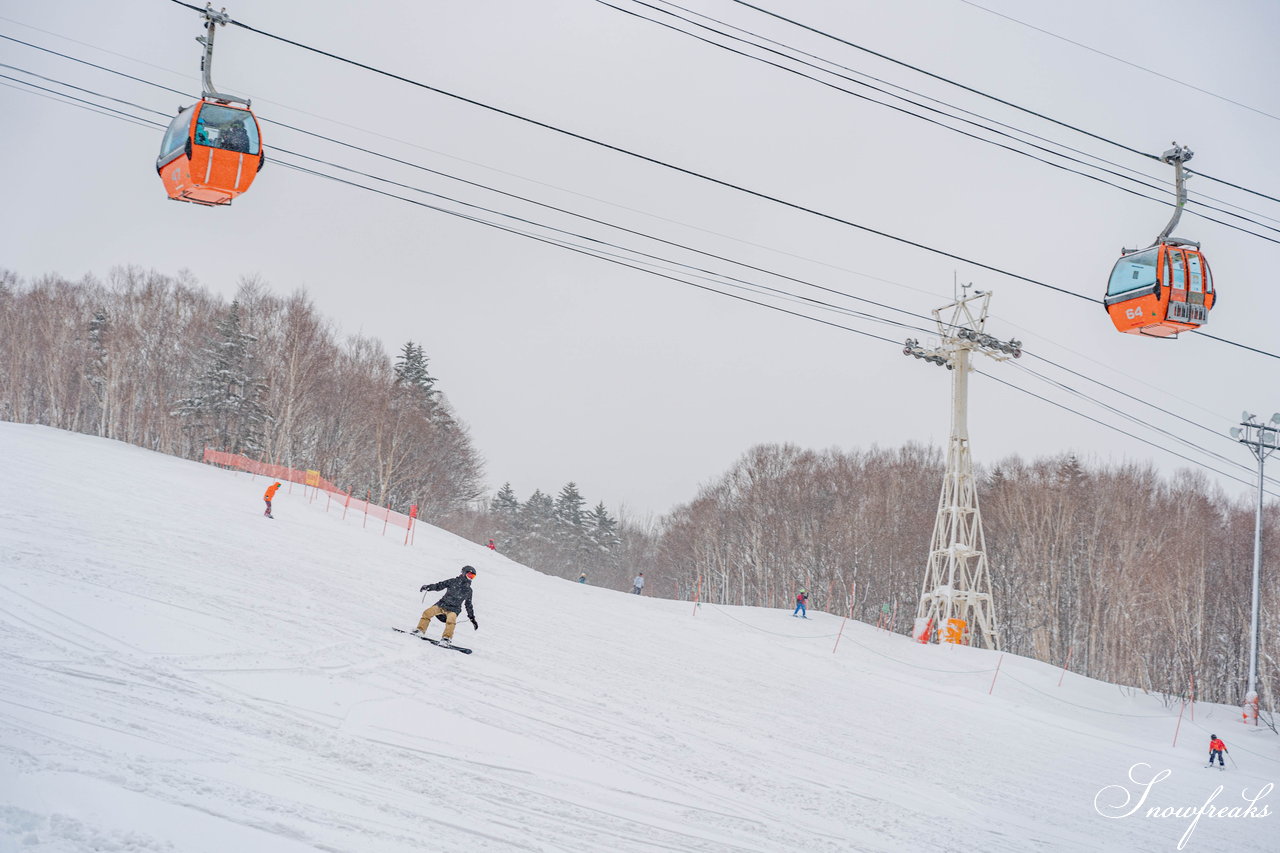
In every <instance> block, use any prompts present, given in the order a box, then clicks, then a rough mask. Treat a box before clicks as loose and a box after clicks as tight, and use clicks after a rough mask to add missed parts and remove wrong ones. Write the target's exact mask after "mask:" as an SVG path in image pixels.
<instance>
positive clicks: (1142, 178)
mask: <svg viewBox="0 0 1280 853" xmlns="http://www.w3.org/2000/svg"><path fill="white" fill-rule="evenodd" d="M595 2H596V3H599V4H600V5H602V6H607V7H608V8H610V9H614V10H616V11H618V12H622V13H623V14H627V15H631V16H633V17H636V18H639V19H640V20H643V21H648V22H650V23H652V24H657V25H658V26H662V27H666V28H667V29H670V30H673V31H675V32H678V33H681V34H682V35H686V36H689V37H690V38H694V39H697V40H698V41H702V42H704V43H706V44H709V45H712V46H714V47H718V48H720V49H722V50H727V51H729V52H731V53H735V54H738V55H739V56H743V57H745V58H747V59H751V60H754V61H756V62H761V63H763V64H765V65H769V66H772V67H775V68H779V69H781V70H783V71H788V72H791V73H793V74H797V75H798V76H801V77H804V78H805V79H808V80H812V81H813V82H815V83H818V84H820V85H823V86H827V87H828V88H832V89H835V90H836V91H838V92H843V93H845V94H847V95H850V96H852V97H855V98H861V99H863V100H867V101H870V102H871V103H874V104H878V105H880V106H883V107H887V108H888V109H893V110H896V111H898V112H902V113H905V114H906V115H910V116H913V117H915V118H918V119H920V120H922V121H926V122H929V123H930V124H936V125H937V126H939V127H943V128H946V129H947V130H950V131H952V132H954V133H959V134H961V135H962V136H967V137H969V138H971V139H976V140H978V141H981V142H986V143H987V144H989V145H995V146H996V147H999V148H1003V149H1005V150H1008V151H1012V152H1013V153H1015V154H1021V155H1022V156H1024V157H1029V158H1031V159H1032V160H1036V161H1038V162H1040V163H1044V164H1045V165H1048V166H1052V167H1054V168H1057V169H1062V170H1063V171H1066V172H1070V173H1072V174H1077V175H1081V176H1082V177H1086V178H1090V179H1091V180H1097V181H1100V182H1101V183H1104V184H1107V185H1108V186H1111V187H1114V188H1116V189H1119V190H1121V191H1123V192H1128V193H1130V194H1132V195H1137V196H1139V197H1140V198H1146V199H1148V200H1150V201H1155V202H1157V203H1159V204H1162V205H1164V206H1166V207H1173V206H1174V202H1172V201H1169V200H1167V199H1164V198H1152V197H1150V196H1146V195H1143V194H1142V193H1136V192H1134V191H1133V190H1131V189H1128V188H1126V187H1121V186H1118V185H1116V184H1113V183H1112V182H1110V181H1107V180H1104V179H1101V178H1098V177H1097V176H1095V175H1092V174H1088V173H1084V172H1080V171H1079V170H1077V169H1072V168H1070V167H1067V166H1063V165H1062V164H1060V163H1056V162H1052V161H1049V160H1045V159H1043V158H1041V157H1037V156H1036V155H1034V154H1031V153H1029V152H1027V151H1023V150H1021V149H1016V148H1010V147H1009V146H1007V145H1004V144H1001V143H999V142H997V141H995V140H993V139H988V138H986V137H983V136H978V135H975V134H972V133H967V132H965V131H963V130H961V129H959V128H956V127H952V126H951V125H949V124H945V123H943V122H939V121H935V120H932V119H930V118H928V117H927V116H922V115H919V114H917V113H914V112H912V111H911V110H909V109H902V108H899V107H895V106H893V105H892V104H886V103H884V102H883V101H879V100H876V99H875V98H869V97H867V96H865V95H862V94H859V93H857V92H851V91H849V90H848V89H845V88H843V87H841V86H835V85H833V84H831V83H829V82H827V81H825V80H821V79H819V78H817V77H814V76H812V75H810V74H807V73H804V72H802V71H798V70H797V69H794V68H789V67H786V66H783V65H779V64H778V63H775V62H772V61H770V60H768V59H765V58H763V57H760V56H757V55H754V54H752V53H749V52H746V51H741V50H737V49H735V48H733V47H730V46H728V45H724V44H721V43H719V42H716V41H713V40H711V39H707V38H703V37H701V36H699V35H697V34H695V33H691V32H689V31H687V30H683V29H680V28H679V27H675V26H672V25H671V24H667V23H664V22H662V21H658V20H655V19H653V18H650V17H648V16H647V15H642V14H639V13H637V12H634V11H632V10H630V9H624V8H623V7H621V6H617V5H614V4H613V3H611V2H608V0H595ZM631 2H632V3H633V4H634V5H637V6H643V7H645V8H647V9H650V10H652V11H654V12H657V13H659V14H663V15H668V16H670V17H672V18H675V19H676V20H679V21H683V22H685V23H686V24H690V25H692V26H695V27H698V28H700V29H703V30H706V31H708V32H712V33H715V34H716V35H719V36H721V37H723V38H728V39H732V40H733V41H736V42H738V43H740V44H744V45H748V46H750V47H753V48H756V49H758V50H764V51H767V52H768V53H772V54H774V55H775V56H779V57H782V58H783V59H787V60H790V61H792V62H797V63H799V64H801V65H803V66H807V67H809V68H812V69H814V70H815V71H818V72H821V73H823V74H830V75H832V76H834V77H837V78H839V79H842V80H846V81H848V82H850V83H853V84H855V85H858V86H863V87H866V88H868V89H871V90H872V91H875V92H879V93H881V94H883V95H885V96H887V97H890V98H895V99H897V100H900V101H903V102H905V103H908V104H910V105H911V106H913V107H916V108H917V109H922V110H927V111H929V112H931V113H935V114H937V115H941V116H945V117H946V118H949V119H952V120H954V121H960V122H963V123H965V124H967V125H969V126H971V127H975V128H980V129H981V130H983V131H986V132H988V133H994V134H996V135H997V136H1000V137H1004V138H1006V139H1009V140H1010V141H1012V142H1016V143H1018V144H1020V145H1027V146H1030V147H1031V148H1032V149H1034V150H1037V151H1041V152H1043V153H1045V154H1047V155H1050V156H1053V157H1059V158H1062V159H1063V160H1066V161H1068V162H1071V163H1076V164H1078V165H1080V166H1084V167H1086V168H1090V169H1097V170H1098V171H1100V172H1102V173H1104V174H1108V175H1112V176H1113V177H1116V178H1119V179H1120V180H1124V181H1132V182H1133V183H1136V184H1138V185H1139V186H1142V187H1146V188H1147V189H1154V190H1156V191H1158V192H1161V193H1164V192H1165V187H1163V186H1162V185H1160V184H1156V183H1152V181H1153V180H1155V179H1154V178H1152V177H1151V176H1150V175H1147V174H1145V173H1143V172H1140V171H1138V170H1137V169H1132V168H1130V167H1127V166H1123V165H1120V164H1119V163H1113V162H1112V161H1110V160H1107V159H1105V158H1102V157H1098V156H1096V155H1093V154H1087V153H1085V152H1084V151H1081V150H1079V149H1076V148H1072V147H1071V146H1069V145H1066V144H1064V143H1060V142H1057V141H1055V140H1051V139H1047V138H1046V137H1043V136H1040V135H1038V134H1035V133H1032V132H1031V131H1028V130H1023V129H1022V128H1018V127H1014V126H1013V125H1009V124H1006V123H1004V122H1001V121H998V120H997V119H993V118H991V117H990V116H984V115H982V114H980V113H977V112H974V111H972V110H966V109H963V108H962V107H958V106H956V105H954V104H951V103H948V102H946V101H942V100H939V99H937V98H931V97H929V96H928V95H923V94H921V93H919V92H916V91H914V90H912V89H909V88H907V87H904V86H898V85H896V84H894V83H890V82H888V81H885V80H881V79H880V78H877V77H873V76H871V75H869V74H866V73H864V72H861V71H858V70H856V69H853V68H849V67H848V66H845V65H841V64H840V63H838V62H834V61H832V60H829V59H825V58H823V57H820V56H817V55H816V54H812V53H808V52H806V51H803V50H801V49H799V48H797V47H794V46H791V45H787V44H784V43H782V42H780V41H777V40H775V39H771V38H768V37H767V36H763V35H760V34H759V33H755V32H752V31H750V30H746V29H743V28H742V27H738V26H735V25H733V24H729V23H726V22H724V21H721V20H720V19H718V18H713V17H710V16H708V15H704V14H702V13H700V12H696V11H693V10H691V9H687V8H686V7H684V6H680V5H679V4H676V3H672V2H670V0H657V2H659V3H662V4H663V6H669V7H672V8H675V9H679V10H681V11H683V12H686V13H688V14H690V15H693V16H696V17H698V18H702V19H703V20H707V21H711V22H713V23H715V24H718V25H720V26H721V27H727V28H728V29H731V30H737V31H738V32H741V33H745V34H747V35H749V36H751V37H752V38H755V39H759V40H760V41H764V42H768V43H769V44H773V45H776V46H778V47H780V48H783V49H784V50H787V51H791V52H793V53H797V54H800V55H801V56H807V57H809V58H811V59H816V60H818V61H819V62H822V63H825V64H827V65H833V66H835V67H837V68H840V69H842V70H843V71H847V72H849V73H850V74H855V75H858V77H866V78H867V79H870V80H874V81H876V82H877V83H880V84H882V86H887V87H890V88H893V89H897V90H899V91H902V92H907V93H909V94H910V95H912V96H913V97H915V98H921V99H923V100H926V101H931V102H932V103H934V104H938V105H940V106H929V105H928V104H923V103H920V102H919V101H915V100H912V98H908V97H906V96H904V95H899V94H894V93H893V92H890V91H888V90H887V89H885V88H882V87H881V86H875V85H872V84H870V83H867V82H864V81H863V80H859V79H857V78H855V77H850V76H848V74H842V73H839V72H835V71H832V70H830V69H828V68H823V67H821V66H819V65H816V64H814V63H812V62H809V61H807V60H805V59H800V58H798V57H796V56H792V55H790V54H788V53H784V52H783V51H781V50H775V49H773V48H771V47H767V46H765V45H762V44H758V43H757V42H754V41H750V40H749V39H746V38H742V37H740V36H736V35H733V34H732V33H729V32H725V31H724V30H722V29H717V28H716V27H713V26H709V25H708V24H703V23H699V22H698V21H695V20H693V19H692V18H687V17H685V16H683V15H678V14H676V13H675V12H672V11H669V10H668V9H665V8H659V7H657V6H654V5H652V4H651V3H648V2H645V0H631ZM943 106H945V107H946V109H942V107H943ZM948 110H951V111H953V112H948ZM956 112H959V113H962V114H963V115H967V116H971V117H972V118H964V117H963V115H955V113H956ZM978 119H980V120H981V121H978ZM983 122H987V123H988V124H984V123H983ZM990 125H995V127H992V126H990ZM997 128H1005V129H1006V130H998V129H997ZM1015 133H1016V134H1020V135H1021V136H1027V137H1031V138H1032V139H1035V140H1037V141H1038V142H1043V143H1045V144H1046V145H1054V146H1057V147H1058V148H1064V149H1066V150H1067V151H1070V152H1072V154H1079V155H1081V156H1082V157H1088V158H1090V159H1092V160H1097V161H1099V162H1101V163H1104V164H1106V165H1107V166H1114V167H1115V168H1114V169H1112V168H1104V167H1103V166H1099V165H1097V164H1095V163H1090V162H1086V161H1085V160H1082V159H1080V157H1075V156H1071V155H1070V154H1064V153H1062V152H1061V151H1056V150H1054V149H1052V148H1047V147H1045V145H1040V144H1038V143H1037V142H1030V141H1028V140H1026V139H1022V138H1019V137H1018V136H1015V135H1014V134H1015ZM1116 169H1123V170H1124V171H1125V172H1129V173H1131V174H1124V173H1122V172H1119V171H1116ZM1135 175H1136V176H1137V177H1134V176H1135ZM1199 197H1203V198H1206V199H1209V200H1211V201H1218V202H1220V203H1222V204H1226V205H1229V206H1231V207H1235V208H1237V209H1238V210H1243V211H1245V213H1236V212H1234V211H1231V210H1226V209H1224V208H1221V207H1218V206H1216V205H1213V204H1209V203H1208V202H1206V201H1201V200H1200V198H1199ZM1189 200H1190V202H1191V203H1193V204H1196V205H1199V206H1201V207H1204V208H1206V209H1208V210H1212V211H1215V212H1217V213H1221V214H1224V215H1226V216H1231V217H1235V218H1237V219H1241V220H1243V221H1245V222H1248V223H1249V224H1251V225H1255V226H1257V227H1259V228H1265V229H1267V230H1269V231H1274V232H1276V233H1280V228H1275V227H1273V226H1270V225H1266V224H1264V223H1262V222H1259V221H1257V219H1254V218H1252V217H1254V216H1256V217H1258V218H1261V219H1271V217H1268V216H1266V215H1265V214H1261V213H1257V212H1255V211H1250V210H1247V209H1246V208H1243V207H1240V206H1239V205H1235V204H1232V203H1231V202H1227V201H1223V200H1222V199H1217V198H1214V197H1213V196H1209V195H1205V194H1203V193H1198V194H1196V196H1193V197H1192V198H1190V199H1189ZM1188 212H1189V213H1191V214H1193V215H1195V216H1200V217H1201V218H1203V219H1207V220H1208V221H1210V222H1214V223H1217V224H1219V225H1223V226H1226V227H1227V228H1233V229H1235V230H1238V231H1242V232H1243V233H1245V234H1250V235H1252V236H1254V237H1259V238H1260V239H1263V240H1268V241H1270V242H1273V243H1280V240H1275V239H1272V238H1270V237H1267V236H1266V235H1263V234H1257V233H1255V232H1253V231H1249V230H1248V229H1245V228H1240V227H1239V226H1237V225H1233V224H1231V223H1229V222H1223V221H1221V220H1219V219H1214V218H1213V217H1211V216H1205V215H1204V214H1202V213H1200V212H1199V211H1197V210H1194V209H1189V210H1188ZM1246 213H1247V214H1249V215H1245V214H1246ZM1272 221H1277V220H1274V219H1273V220H1272Z"/></svg>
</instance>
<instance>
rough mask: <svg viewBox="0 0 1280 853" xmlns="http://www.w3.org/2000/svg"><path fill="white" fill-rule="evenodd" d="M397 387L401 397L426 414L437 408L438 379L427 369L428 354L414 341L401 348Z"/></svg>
mask: <svg viewBox="0 0 1280 853" xmlns="http://www.w3.org/2000/svg"><path fill="white" fill-rule="evenodd" d="M395 377H396V378H395V387H396V390H397V392H398V393H399V394H400V395H401V397H402V398H403V399H404V400H406V401H407V402H409V403H410V404H411V405H413V406H415V407H416V408H417V409H418V410H419V411H420V412H421V413H423V414H425V415H434V414H435V413H436V410H437V403H438V401H437V397H438V396H439V394H440V392H439V391H437V390H436V379H435V377H434V376H432V375H431V373H430V372H429V371H428V370H427V356H426V353H424V352H423V350H422V347H421V346H420V345H418V344H415V343H414V342H413V341H409V342H407V343H406V344H405V345H404V346H403V347H401V348H400V356H399V357H398V358H397V359H396V366H395Z"/></svg>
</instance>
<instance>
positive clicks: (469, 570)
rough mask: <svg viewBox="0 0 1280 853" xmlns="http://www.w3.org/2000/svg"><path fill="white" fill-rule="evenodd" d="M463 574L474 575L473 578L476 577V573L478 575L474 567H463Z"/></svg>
mask: <svg viewBox="0 0 1280 853" xmlns="http://www.w3.org/2000/svg"><path fill="white" fill-rule="evenodd" d="M462 573H463V574H464V575H472V576H474V575H475V573H476V570H475V567H474V566H463V567H462Z"/></svg>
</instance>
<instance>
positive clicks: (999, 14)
mask: <svg viewBox="0 0 1280 853" xmlns="http://www.w3.org/2000/svg"><path fill="white" fill-rule="evenodd" d="M960 2H961V3H964V4H965V5H966V6H972V7H973V8H975V9H981V10H982V11H984V12H986V13H988V14H990V15H995V16H996V17H997V18H1004V19H1005V20H1006V21H1012V22H1013V23H1015V24H1017V25H1019V26H1022V27H1026V28H1027V29H1029V30H1035V31H1036V32H1038V33H1043V34H1044V35H1047V36H1049V37H1050V38H1055V39H1057V40H1058V41H1063V42H1066V43H1067V44H1070V45H1075V46H1076V47H1078V48H1082V49H1084V50H1087V51H1089V52H1090V53H1096V54H1098V55H1099V56H1105V57H1106V58H1107V59H1110V60H1113V61H1115V62H1119V63H1121V64H1122V65H1128V66H1129V67H1130V68H1136V69H1137V70H1139V71H1145V72H1146V73H1147V74H1151V75H1152V76H1155V77H1159V78H1161V79H1163V80H1168V81H1169V82H1170V83H1177V84H1178V85H1179V86H1186V87H1187V88H1188V89H1194V90H1195V91H1197V92H1199V93H1201V94H1202V95H1208V96H1209V97H1211V98H1217V99H1218V100H1219V101H1225V102H1226V103H1228V104H1233V105H1235V106H1237V107H1240V108H1241V109H1245V110H1248V111H1249V112H1252V113H1257V114H1258V115H1260V116H1266V117H1267V118H1270V119H1275V120H1277V121H1280V116H1277V115H1273V114H1272V113H1269V112H1267V111H1266V110H1260V109H1258V108H1257V107H1251V106H1249V105H1248V104H1245V103H1241V102H1240V101H1237V100H1234V99H1232V98H1228V97H1227V96H1226V95H1219V94H1218V93H1217V92H1211V91H1209V90H1208V89H1202V88H1201V87H1199V86H1197V85H1195V84H1194V83H1188V82H1187V81H1185V80H1179V79H1178V78H1177V77H1170V76H1169V75H1168V74H1162V73H1161V72H1159V71H1154V70H1152V69H1150V68H1147V67H1146V66H1145V65H1139V64H1138V63H1136V62H1130V61H1129V60H1127V59H1125V58H1124V57H1122V56H1116V55H1115V54H1111V53H1107V52H1106V51H1105V50H1098V48H1096V47H1090V46H1089V45H1087V44H1084V43H1083V42H1078V41H1075V40H1074V39H1069V38H1067V37H1066V36H1064V35H1059V34H1058V33H1055V32H1053V31H1052V30H1046V29H1044V28H1043V27H1037V26H1036V25H1035V24H1030V23H1027V22H1026V21H1021V20H1019V19H1017V18H1014V17H1011V16H1010V15H1006V14H1004V13H1003V12H997V11H996V10H995V9H988V8H987V7H986V6H982V5H979V4H977V3H974V2H973V0H960Z"/></svg>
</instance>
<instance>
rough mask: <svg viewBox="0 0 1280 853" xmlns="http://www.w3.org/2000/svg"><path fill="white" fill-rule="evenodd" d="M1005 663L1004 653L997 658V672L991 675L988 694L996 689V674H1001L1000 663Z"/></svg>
mask: <svg viewBox="0 0 1280 853" xmlns="http://www.w3.org/2000/svg"><path fill="white" fill-rule="evenodd" d="M1002 663H1004V655H1000V657H998V658H996V674H995V675H993V676H991V689H990V690H988V691H987V695H988V696H990V695H991V691H992V690H995V689H996V676H997V675H999V674H1000V664H1002Z"/></svg>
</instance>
